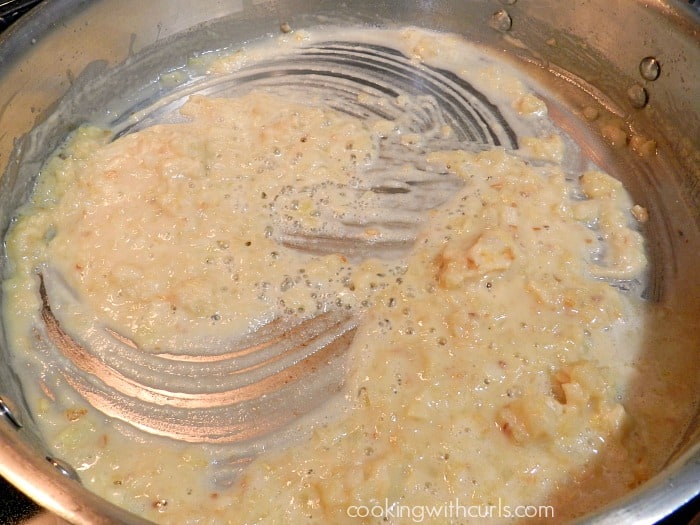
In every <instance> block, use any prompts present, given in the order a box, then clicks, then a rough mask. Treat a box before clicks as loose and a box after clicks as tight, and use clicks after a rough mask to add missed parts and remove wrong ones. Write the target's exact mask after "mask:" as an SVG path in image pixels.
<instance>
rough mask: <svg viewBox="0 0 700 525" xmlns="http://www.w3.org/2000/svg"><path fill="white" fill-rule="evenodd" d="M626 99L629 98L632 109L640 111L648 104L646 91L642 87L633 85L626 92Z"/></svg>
mask: <svg viewBox="0 0 700 525" xmlns="http://www.w3.org/2000/svg"><path fill="white" fill-rule="evenodd" d="M627 98H629V101H630V102H631V103H632V106H633V107H635V108H637V109H641V108H643V107H644V106H646V105H647V102H649V93H647V90H646V89H644V87H643V86H640V85H639V84H633V85H632V86H630V87H629V89H628V90H627Z"/></svg>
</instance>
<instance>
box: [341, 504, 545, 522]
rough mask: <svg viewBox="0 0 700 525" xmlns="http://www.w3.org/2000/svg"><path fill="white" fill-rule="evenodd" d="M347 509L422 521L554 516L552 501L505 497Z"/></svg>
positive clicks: (362, 514)
mask: <svg viewBox="0 0 700 525" xmlns="http://www.w3.org/2000/svg"><path fill="white" fill-rule="evenodd" d="M346 513H347V515H348V517H350V518H358V519H363V518H381V519H383V520H385V521H388V522H391V521H392V520H394V519H401V520H407V521H412V522H413V523H422V522H424V521H433V520H452V519H476V518H483V519H508V518H512V519H524V518H533V519H534V518H537V519H542V518H550V519H551V518H554V507H553V506H552V505H508V504H506V503H504V502H503V501H502V500H501V498H498V501H496V503H495V504H492V505H491V504H488V505H487V504H482V505H473V504H471V505H467V504H464V503H462V502H460V500H459V498H456V499H455V500H453V501H449V502H445V503H441V504H438V505H405V504H400V503H398V502H396V501H389V500H388V499H385V500H384V503H383V504H381V503H375V504H372V505H349V506H348V507H347V509H346Z"/></svg>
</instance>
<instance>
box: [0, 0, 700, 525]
mask: <svg viewBox="0 0 700 525" xmlns="http://www.w3.org/2000/svg"><path fill="white" fill-rule="evenodd" d="M324 21H326V22H327V21H333V22H340V23H345V24H363V23H364V24H371V25H391V24H395V25H416V26H423V27H426V28H430V29H437V30H441V31H450V32H455V33H460V34H463V35H465V36H466V37H467V38H469V39H472V40H474V41H477V42H480V43H483V44H485V45H487V46H493V47H495V48H497V49H499V50H503V51H505V52H507V53H509V54H510V55H512V57H513V59H514V60H517V61H519V62H521V63H523V64H524V65H525V67H526V68H527V69H528V70H529V71H530V73H531V74H532V75H534V76H536V77H538V78H539V79H540V80H542V81H543V82H544V83H545V84H547V85H549V86H551V87H552V89H553V91H554V92H555V93H557V96H558V99H559V101H560V102H561V103H562V104H563V105H564V106H566V107H570V108H582V107H586V106H590V105H596V106H597V107H599V108H600V110H601V111H604V112H607V113H609V114H611V115H615V116H617V117H619V118H620V119H621V121H622V122H624V126H625V128H626V130H627V132H628V133H629V136H635V134H636V135H643V136H645V137H650V138H653V139H654V140H655V141H656V143H657V153H656V155H652V156H640V155H638V154H637V153H636V152H634V151H633V148H632V147H630V146H629V145H628V144H626V143H625V144H623V145H622V146H621V145H619V144H618V145H616V146H611V145H610V142H609V141H607V140H605V139H604V138H602V137H601V131H600V130H599V129H597V128H596V127H595V126H594V125H587V124H585V123H584V124H581V123H577V124H575V123H567V122H566V121H562V122H560V125H562V126H563V127H565V128H566V129H567V130H568V131H569V132H570V133H571V134H573V135H574V136H575V138H576V139H577V140H578V141H579V143H580V144H581V145H582V146H583V147H584V149H587V151H588V153H589V155H590V156H591V157H592V158H593V159H594V160H595V161H596V162H597V163H599V164H600V165H601V166H602V167H603V168H604V169H606V170H608V171H609V172H611V173H613V174H614V175H616V176H617V177H619V178H620V179H622V180H623V182H624V183H625V184H626V185H627V187H628V188H629V189H630V192H631V193H632V195H633V197H634V199H635V201H637V202H640V203H642V204H643V205H645V206H646V207H648V208H649V209H650V210H651V211H652V213H651V216H652V220H651V222H650V224H649V225H648V231H647V234H648V239H649V246H650V253H651V255H652V268H653V271H652V278H651V286H650V287H649V289H648V290H647V296H648V299H649V300H651V301H658V302H661V303H664V304H667V305H669V306H672V307H674V308H677V309H682V310H683V311H687V312H695V313H697V314H698V315H699V316H700V272H698V271H697V264H698V262H700V67H699V65H700V11H699V10H698V8H697V6H695V7H694V6H693V3H692V2H681V1H661V0H650V1H645V2H641V1H635V0H575V1H571V2H559V1H556V0H538V1H535V0H501V1H500V2H498V1H495V0H470V1H446V0H435V1H430V2H424V1H398V0H390V1H389V0H385V1H379V2H364V1H355V0H346V1H345V2H332V1H323V0H308V1H301V0H289V1H285V0H269V1H267V0H260V1H253V0H231V1H221V0H218V1H217V0H201V1H198V2H190V1H186V0H151V1H149V2H143V1H137V0H119V1H117V0H112V1H110V0H101V1H90V0H53V1H51V2H46V3H44V4H43V5H41V6H40V7H39V8H38V9H36V10H35V11H34V12H32V13H31V14H30V15H28V16H27V17H25V19H23V20H22V21H21V22H20V23H19V24H17V25H16V26H13V27H12V28H11V30H9V31H7V32H6V33H5V34H4V35H3V36H2V39H1V40H0V173H2V174H3V175H2V179H0V232H3V233H4V232H5V231H6V230H7V227H8V225H9V223H10V221H11V216H12V211H13V210H14V209H15V208H16V206H17V205H18V203H20V202H22V201H23V200H24V199H25V198H26V197H27V195H28V192H29V191H30V188H31V184H32V181H33V180H34V176H35V175H36V173H37V172H38V169H39V167H40V166H41V164H42V162H43V161H44V160H45V159H46V158H47V156H48V155H49V154H50V153H51V152H52V151H53V149H54V148H55V147H56V146H58V145H59V144H60V142H61V141H62V140H63V138H64V137H65V135H66V134H67V133H68V132H69V131H70V130H72V129H74V128H75V127H76V126H77V125H79V124H81V123H82V122H84V121H85V120H95V119H99V118H104V117H105V115H106V111H107V109H108V108H109V109H110V111H114V112H116V113H117V114H120V115H126V114H128V113H129V112H131V111H134V110H135V109H137V108H138V107H139V106H140V104H142V103H143V102H144V100H148V99H149V97H153V96H158V93H153V92H152V83H153V79H154V78H156V77H157V74H158V73H159V72H162V71H164V70H168V69H171V68H176V67H180V66H182V65H183V64H184V63H185V61H186V60H187V57H188V56H191V54H192V53H193V52H196V51H205V50H210V49H216V48H221V47H224V46H233V45H235V44H236V43H241V42H245V41H248V40H251V39H255V38H256V37H259V36H260V35H264V34H268V33H270V32H274V31H276V30H278V28H279V27H280V24H281V23H284V22H288V23H291V24H293V25H294V27H295V28H303V27H311V26H314V25H316V24H319V23H323V22H324ZM693 337H695V341H696V344H695V348H696V349H697V352H696V353H695V354H694V355H688V356H686V357H685V358H686V359H688V361H689V362H697V360H698V359H700V331H698V333H696V334H693ZM691 368H692V367H691ZM17 374H18V371H17V370H13V369H12V367H11V366H10V365H9V359H8V358H7V352H6V350H5V348H4V347H2V348H0V396H1V397H2V404H0V474H2V475H3V476H4V477H6V478H7V479H8V480H10V481H11V482H12V483H13V484H15V485H16V486H17V487H18V488H19V489H21V490H22V491H23V492H25V493H26V494H28V495H29V496H30V497H31V498H33V499H34V500H35V501H37V502H38V503H39V504H40V505H42V506H44V507H46V508H48V509H50V510H51V511H53V512H55V513H56V514H57V515H60V516H62V517H63V518H65V519H66V520H68V521H70V522H72V523H76V524H97V523H142V522H143V521H142V520H141V519H140V518H139V517H137V516H133V515H130V514H128V513H126V512H124V511H123V510H121V509H118V508H116V507H114V506H113V505H111V504H108V503H106V502H105V501H104V500H102V499H101V498H99V497H97V496H96V495H94V494H92V493H90V492H89V491H87V490H85V489H84V488H83V487H82V486H81V485H80V484H79V482H77V481H75V480H71V479H69V478H71V477H73V474H74V472H73V471H72V469H71V468H70V466H69V465H65V464H63V463H62V462H61V461H60V458H52V457H50V456H49V455H48V453H47V452H46V447H45V446H44V445H43V443H42V441H41V439H40V437H39V436H38V435H37V433H36V430H35V429H34V425H33V423H32V417H31V414H30V413H29V412H28V410H27V408H26V406H25V405H24V402H23V396H22V392H21V388H20V385H19V381H18V379H17ZM696 394H697V395H698V397H699V399H700V393H698V392H696ZM684 432H685V433H684V435H683V437H682V439H681V441H680V445H679V447H678V449H677V450H675V451H669V455H670V460H669V462H668V464H667V466H666V468H665V469H664V470H663V472H661V473H660V474H659V475H658V476H656V477H655V478H653V479H652V480H650V481H649V482H647V483H646V484H644V485H643V486H642V487H640V488H639V489H637V490H635V491H634V492H633V493H631V494H630V495H629V496H628V497H626V498H624V500H622V501H617V502H614V503H613V504H612V505H610V506H609V507H606V508H604V509H600V511H599V512H597V513H595V514H593V515H591V516H588V517H586V518H585V519H586V520H587V521H590V522H594V523H620V522H629V523H653V522H655V521H657V520H658V519H660V518H662V517H663V516H665V515H667V514H668V513H670V512H672V511H673V510H674V509H676V508H678V507H679V506H681V505H682V504H684V503H685V502H687V501H688V500H690V499H691V498H692V497H694V496H695V495H697V494H698V493H700V413H697V414H696V416H695V418H694V420H693V422H692V423H691V425H690V427H689V428H688V429H687V431H685V430H684ZM47 456H48V457H47Z"/></svg>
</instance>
